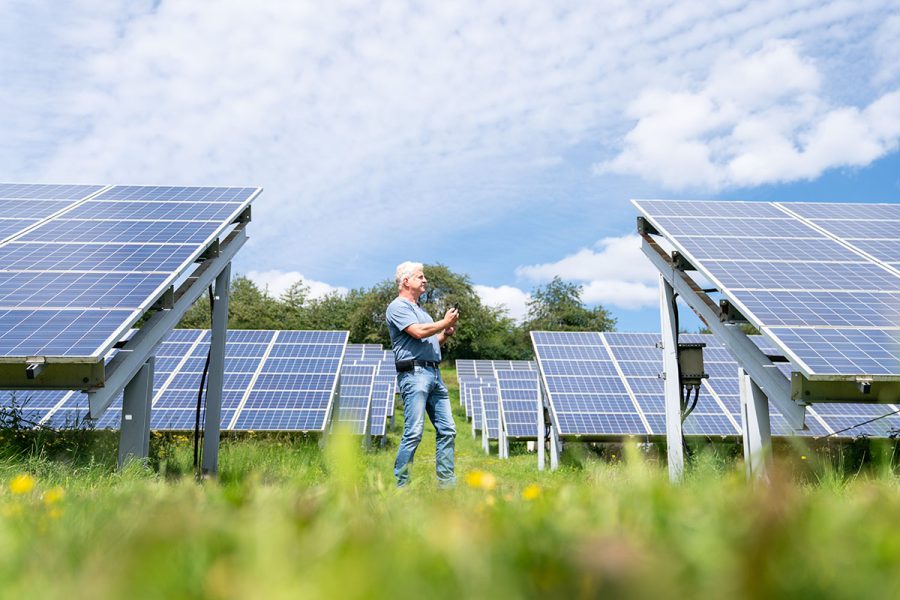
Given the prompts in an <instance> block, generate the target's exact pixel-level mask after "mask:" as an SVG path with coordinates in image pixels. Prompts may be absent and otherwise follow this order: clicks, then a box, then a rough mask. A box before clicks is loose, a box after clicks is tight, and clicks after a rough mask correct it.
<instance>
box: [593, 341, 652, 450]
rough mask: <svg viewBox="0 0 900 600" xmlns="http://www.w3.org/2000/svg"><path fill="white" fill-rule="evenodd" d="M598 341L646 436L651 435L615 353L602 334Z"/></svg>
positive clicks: (648, 424)
mask: <svg viewBox="0 0 900 600" xmlns="http://www.w3.org/2000/svg"><path fill="white" fill-rule="evenodd" d="M600 340H601V341H602V342H603V347H604V348H606V351H607V353H609V357H610V358H611V359H612V363H613V366H614V367H615V369H616V372H617V373H618V374H619V379H620V380H621V382H622V386H623V387H624V388H625V392H626V393H627V394H628V397H629V398H631V403H632V404H633V405H634V410H635V412H637V415H638V416H639V417H640V419H641V422H642V423H643V424H644V429H645V430H646V432H647V433H648V434H650V435H652V434H653V429H652V428H651V427H650V423H649V422H648V421H647V416H646V415H645V414H644V411H643V410H642V409H641V405H640V404H638V401H637V398H635V396H634V391H633V390H632V389H631V385H630V384H629V383H628V378H626V377H625V373H623V372H622V367H621V365H619V361H618V360H616V355H615V353H613V351H612V347H611V346H610V344H609V341H608V340H607V339H606V336H604V335H603V334H602V333H601V334H600Z"/></svg>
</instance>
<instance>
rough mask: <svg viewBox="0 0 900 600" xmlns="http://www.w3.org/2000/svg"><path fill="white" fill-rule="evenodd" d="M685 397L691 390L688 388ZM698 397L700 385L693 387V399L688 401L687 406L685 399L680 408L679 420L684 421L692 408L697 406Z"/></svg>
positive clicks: (689, 394) (688, 395)
mask: <svg viewBox="0 0 900 600" xmlns="http://www.w3.org/2000/svg"><path fill="white" fill-rule="evenodd" d="M687 397H688V398H690V397H691V391H690V390H688V393H687ZM699 399H700V386H699V385H698V386H695V387H694V401H693V402H691V403H690V406H688V403H687V401H685V403H684V405H683V406H682V408H681V422H682V423H684V420H685V419H687V418H688V417H689V416H690V414H691V413H692V412H694V409H695V408H697V401H698V400H699Z"/></svg>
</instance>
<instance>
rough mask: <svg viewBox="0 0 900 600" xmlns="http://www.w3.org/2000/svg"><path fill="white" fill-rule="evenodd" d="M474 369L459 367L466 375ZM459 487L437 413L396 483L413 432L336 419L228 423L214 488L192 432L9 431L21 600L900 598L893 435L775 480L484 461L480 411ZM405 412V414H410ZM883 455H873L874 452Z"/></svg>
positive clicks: (657, 465) (0, 497)
mask: <svg viewBox="0 0 900 600" xmlns="http://www.w3.org/2000/svg"><path fill="white" fill-rule="evenodd" d="M454 375H455V374H454V373H453V372H452V371H449V372H448V373H446V374H445V377H446V378H447V379H448V383H451V384H452V383H453V382H454V381H455V376H454ZM457 393H458V392H457V390H456V388H455V387H453V386H451V400H452V401H453V405H454V407H455V408H456V411H457V414H456V418H457V428H458V437H457V474H458V476H459V485H458V487H457V488H456V489H455V490H438V489H436V480H435V476H434V430H433V428H431V427H430V424H429V425H427V426H426V433H425V439H424V441H423V443H422V446H421V447H420V449H419V453H418V455H417V460H416V464H415V469H414V472H413V480H414V483H413V485H411V486H410V488H408V489H405V490H400V491H398V490H396V489H395V488H394V487H393V481H392V463H393V459H394V452H395V450H396V444H397V439H398V432H397V431H396V430H395V432H394V433H393V434H392V435H391V436H390V437H389V440H388V445H387V447H386V448H384V449H375V450H373V451H371V452H369V453H365V452H362V451H361V449H360V448H359V443H358V440H355V439H352V438H349V437H344V436H341V435H335V436H333V437H332V438H330V441H329V443H328V445H327V448H326V449H325V450H324V451H323V450H321V449H320V448H319V446H318V445H317V443H316V441H315V440H304V439H298V438H297V437H295V436H284V435H274V436H262V435H256V436H254V435H245V436H242V437H240V438H227V439H226V440H224V442H223V445H222V448H221V453H220V467H221V473H220V477H219V480H218V481H215V482H214V481H207V482H205V483H203V484H202V485H201V484H198V483H196V482H195V481H194V479H193V476H192V472H191V458H192V454H191V453H192V445H191V442H190V440H189V439H188V438H186V437H184V436H168V435H167V436H154V440H153V444H152V455H153V456H152V459H151V461H150V462H151V464H150V466H142V465H139V464H131V465H130V466H129V467H128V468H126V469H125V470H123V471H121V472H118V471H116V470H115V468H114V462H115V452H116V451H115V448H116V441H117V439H116V436H115V435H109V434H105V433H103V432H91V433H90V434H89V435H88V434H71V435H69V434H65V435H60V436H47V435H46V434H41V435H37V434H32V433H28V434H15V433H13V432H9V431H6V432H4V435H6V438H7V439H6V440H5V442H4V445H3V451H4V454H5V457H4V458H3V459H2V461H0V481H2V484H3V487H2V491H0V595H2V597H4V598H29V599H33V598H48V597H52V598H60V597H65V598H126V597H135V598H198V597H202V598H298V597H299V598H427V599H429V600H432V599H438V598H457V599H458V598H518V597H537V596H543V597H561V596H566V597H597V596H601V595H602V596H607V597H609V596H612V597H653V598H671V597H688V596H690V597H715V598H729V597H732V598H771V597H791V598H796V597H817V598H822V597H827V598H861V597H898V596H900V568H898V567H900V483H898V477H897V474H896V470H895V469H894V468H893V467H892V463H894V462H895V461H894V459H893V456H892V454H891V453H892V451H893V446H891V445H880V446H876V447H875V448H874V450H873V451H874V453H875V455H876V458H875V459H874V460H869V461H868V462H866V463H865V464H864V465H863V466H862V467H861V468H859V469H857V468H856V467H855V466H854V467H853V468H850V467H849V466H848V465H847V464H841V463H840V461H839V460H836V459H835V454H834V453H833V452H832V453H830V454H829V453H825V452H817V451H807V450H804V449H796V448H791V447H786V448H784V449H780V451H779V454H783V455H785V456H786V458H785V459H784V460H782V461H779V464H778V465H777V468H776V469H775V470H774V472H773V475H772V479H771V482H770V483H769V484H768V485H750V484H748V483H746V482H745V480H744V475H743V467H742V465H741V464H740V462H739V461H736V460H735V459H733V458H732V457H731V455H732V454H733V453H734V452H733V449H731V450H727V449H723V448H715V447H713V446H709V447H708V448H707V449H706V450H705V451H701V452H698V454H697V455H696V456H695V459H694V465H693V466H692V468H691V471H690V473H689V475H688V477H687V479H686V481H685V482H684V483H683V484H682V485H679V486H672V485H670V484H669V483H668V481H667V477H666V472H665V468H664V463H662V462H661V461H659V459H657V458H655V456H654V454H653V453H652V452H648V451H647V450H646V449H641V448H639V447H638V446H634V445H632V446H629V445H625V446H622V447H611V448H606V449H605V450H604V454H603V456H602V457H601V456H600V455H599V454H598V453H596V452H594V451H593V450H591V449H588V448H584V447H579V446H578V445H570V446H569V447H567V449H566V452H565V453H564V455H563V456H564V461H563V464H562V468H561V469H560V470H558V471H555V472H548V471H544V472H538V471H537V469H536V458H535V456H534V455H533V454H529V453H527V452H525V451H524V449H522V448H515V447H514V448H513V456H512V457H511V459H510V460H508V461H501V460H499V459H498V458H496V456H495V455H492V456H490V457H488V456H485V455H484V453H483V452H482V450H481V448H480V444H479V442H478V441H476V440H474V439H473V438H472V436H471V429H470V426H469V424H468V423H466V421H465V417H464V415H463V413H462V412H460V411H461V408H460V407H459V403H458V396H457ZM398 427H399V424H398ZM861 464H862V463H861Z"/></svg>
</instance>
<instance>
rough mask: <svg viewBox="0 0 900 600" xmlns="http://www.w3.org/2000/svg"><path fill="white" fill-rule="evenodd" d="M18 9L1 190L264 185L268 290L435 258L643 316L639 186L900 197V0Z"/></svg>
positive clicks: (634, 323) (76, 3)
mask: <svg viewBox="0 0 900 600" xmlns="http://www.w3.org/2000/svg"><path fill="white" fill-rule="evenodd" d="M3 12H4V14H3V16H2V17H0V81H2V84H0V90H2V92H0V93H2V95H0V98H2V102H3V106H4V110H3V111H0V130H2V133H3V135H2V136H0V165H2V166H0V179H2V180H7V181H41V182H43V181H47V182H86V183H140V184H183V185H222V184H229V185H260V186H262V187H264V188H265V192H264V193H263V195H262V196H261V197H260V198H259V200H258V202H257V204H256V206H255V208H254V222H253V224H252V226H251V235H252V241H251V243H250V244H249V246H248V247H247V248H245V249H244V251H242V255H241V256H240V258H239V259H238V260H237V262H236V268H237V270H238V271H239V272H242V273H245V274H248V275H250V276H251V277H253V278H254V279H255V280H256V281H258V282H260V283H261V284H263V285H268V286H269V289H270V290H271V291H272V293H275V294H277V293H278V292H279V291H280V290H282V289H284V288H285V287H286V286H287V285H288V284H289V283H291V282H293V281H295V280H297V279H299V278H303V279H304V280H306V282H307V283H308V285H310V287H311V288H312V290H313V291H314V292H315V293H324V292H326V291H328V290H332V289H341V288H349V287H358V286H369V285H372V284H373V283H375V282H377V281H379V280H381V279H384V278H387V277H390V276H391V274H392V273H393V269H394V266H395V265H396V264H397V263H399V262H401V261H404V260H410V259H412V260H421V261H423V262H435V261H439V262H442V263H444V264H446V265H448V266H449V267H450V268H452V269H453V270H455V271H458V272H463V273H468V274H469V275H470V276H471V278H472V281H473V282H474V283H475V284H477V286H478V288H477V289H478V290H479V293H480V294H481V295H482V297H483V298H484V299H485V300H486V301H487V302H490V303H503V304H505V305H507V306H508V307H509V308H510V309H511V312H512V313H513V314H514V315H519V314H521V312H522V311H523V309H524V303H525V302H526V300H527V293H528V292H529V291H530V290H531V289H533V288H534V287H535V286H537V285H541V284H543V283H545V282H546V281H548V280H549V279H550V278H552V276H553V275H560V276H562V277H564V278H566V279H569V280H572V281H577V282H578V283H580V284H582V285H583V286H584V289H585V298H586V299H587V300H588V301H589V302H590V303H599V304H602V305H604V306H606V307H607V308H609V309H610V310H611V311H612V313H613V314H614V315H615V316H616V317H617V318H618V320H619V329H620V330H623V331H652V330H654V329H658V315H657V313H656V302H657V301H656V280H655V276H654V273H653V271H652V269H651V268H650V267H649V266H648V265H647V263H646V262H645V261H644V259H643V257H642V256H641V254H640V252H639V250H638V249H637V243H636V238H635V237H634V233H633V232H634V219H635V212H634V210H633V209H632V207H631V205H630V204H629V203H628V200H629V199H630V198H698V199H700V198H716V199H750V200H772V201H776V200H777V201H792V200H798V201H799V200H828V201H880V202H897V201H898V200H900V153H898V140H900V44H898V43H897V40H898V39H900V2H897V1H896V0H894V1H890V2H884V1H878V2H874V1H869V2H867V1H854V2H803V1H800V2H774V1H770V2H767V1H757V2H747V3H741V2H734V1H727V2H708V1H706V2H665V1H654V2H627V3H626V2H622V3H610V2H542V1H540V2H539V1H534V2H528V1H523V2H517V3H509V2H500V1H493V0H480V1H478V2H466V1H462V2H457V3H432V4H428V5H424V6H423V5H421V4H413V3H409V2H400V1H366V2H340V1H336V2H330V3H316V2H305V1H298V2H291V3H285V2H266V1H261V2H254V3H248V2H244V1H239V0H225V1H223V2H220V3H217V4H216V6H215V10H212V9H210V8H209V4H208V3H203V2H192V1H184V0H183V1H180V2H165V1H163V2H145V3H141V2H122V3H118V4H117V3H114V2H90V1H85V0H73V1H72V2H67V3H64V4H60V3H55V2H49V1H45V2H41V1H28V2H25V1H21V2H19V1H18V0H12V2H11V3H9V2H8V3H6V5H5V9H4V11H3ZM688 323H689V326H695V325H696V323H691V322H690V321H688Z"/></svg>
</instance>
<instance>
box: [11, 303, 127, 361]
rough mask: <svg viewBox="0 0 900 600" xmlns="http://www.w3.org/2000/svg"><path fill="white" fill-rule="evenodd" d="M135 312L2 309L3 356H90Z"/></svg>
mask: <svg viewBox="0 0 900 600" xmlns="http://www.w3.org/2000/svg"><path fill="white" fill-rule="evenodd" d="M131 314H132V311H131V310H85V311H82V310H3V309H0V355H2V356H6V357H15V356H23V357H28V356H64V355H75V356H90V355H91V354H92V353H93V352H96V350H97V348H101V347H103V346H104V344H105V342H108V341H109V338H110V337H111V336H112V335H113V334H114V333H115V332H116V331H118V330H120V329H121V326H122V323H123V322H124V321H125V320H127V319H128V317H129V316H130V315H131Z"/></svg>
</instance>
